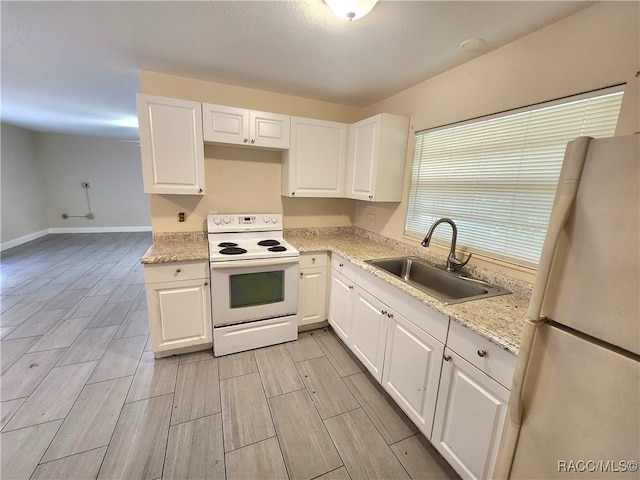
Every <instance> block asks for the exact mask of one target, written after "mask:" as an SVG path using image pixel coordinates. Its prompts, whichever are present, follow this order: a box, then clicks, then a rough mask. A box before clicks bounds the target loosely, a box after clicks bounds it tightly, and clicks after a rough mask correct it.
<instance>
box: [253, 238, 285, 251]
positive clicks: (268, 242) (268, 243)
mask: <svg viewBox="0 0 640 480" xmlns="http://www.w3.org/2000/svg"><path fill="white" fill-rule="evenodd" d="M258 245H260V246H261V247H275V246H276V245H280V242H279V241H278V240H273V239H268V240H260V241H259V242H258ZM269 250H271V249H269ZM271 251H273V252H277V251H279V250H271Z"/></svg>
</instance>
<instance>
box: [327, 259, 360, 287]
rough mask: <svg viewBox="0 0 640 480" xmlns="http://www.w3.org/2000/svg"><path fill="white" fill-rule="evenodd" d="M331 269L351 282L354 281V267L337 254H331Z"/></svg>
mask: <svg viewBox="0 0 640 480" xmlns="http://www.w3.org/2000/svg"><path fill="white" fill-rule="evenodd" d="M331 268H333V269H334V270H335V271H337V272H340V273H341V274H342V275H344V276H345V277H347V278H348V279H349V280H351V281H355V279H356V266H355V265H354V264H353V263H351V262H350V261H349V260H347V259H345V258H344V257H341V256H340V255H338V254H337V253H331Z"/></svg>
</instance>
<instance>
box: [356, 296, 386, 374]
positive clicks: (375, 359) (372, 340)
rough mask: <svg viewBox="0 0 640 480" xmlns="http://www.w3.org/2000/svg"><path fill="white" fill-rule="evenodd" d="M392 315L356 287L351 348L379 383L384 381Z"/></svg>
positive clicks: (382, 305)
mask: <svg viewBox="0 0 640 480" xmlns="http://www.w3.org/2000/svg"><path fill="white" fill-rule="evenodd" d="M390 315H392V313H391V312H390V311H389V310H388V307H387V306H386V305H385V304H384V303H382V302H380V301H379V300H378V299H376V298H375V297H373V296H371V295H370V294H369V293H367V292H366V291H364V290H362V289H361V288H360V287H358V286H356V288H355V293H354V299H353V323H352V325H351V338H350V340H351V342H350V346H351V347H352V350H353V353H355V354H356V356H357V357H358V358H359V359H360V360H361V361H362V363H364V365H365V366H366V367H367V368H368V369H369V371H370V372H371V374H372V375H373V377H374V378H375V379H376V380H377V381H378V382H381V381H382V366H383V363H384V347H385V341H386V338H387V320H388V319H389V318H390Z"/></svg>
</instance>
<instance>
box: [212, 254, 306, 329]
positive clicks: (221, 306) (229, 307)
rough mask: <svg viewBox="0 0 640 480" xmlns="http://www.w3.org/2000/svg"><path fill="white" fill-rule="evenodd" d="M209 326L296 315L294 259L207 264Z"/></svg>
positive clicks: (296, 287)
mask: <svg viewBox="0 0 640 480" xmlns="http://www.w3.org/2000/svg"><path fill="white" fill-rule="evenodd" d="M211 306H212V310H211V311H212V318H213V325H214V327H215V326H221V325H232V324H235V323H242V322H250V321H254V320H261V319H265V318H273V317H281V316H284V315H292V314H296V313H297V312H298V257H291V258H275V259H265V260H231V261H222V262H211Z"/></svg>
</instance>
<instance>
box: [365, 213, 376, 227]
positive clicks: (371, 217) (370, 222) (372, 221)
mask: <svg viewBox="0 0 640 480" xmlns="http://www.w3.org/2000/svg"><path fill="white" fill-rule="evenodd" d="M375 223H376V216H375V215H374V214H373V213H369V214H367V224H368V225H371V226H372V227H373V226H374V225H375Z"/></svg>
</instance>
